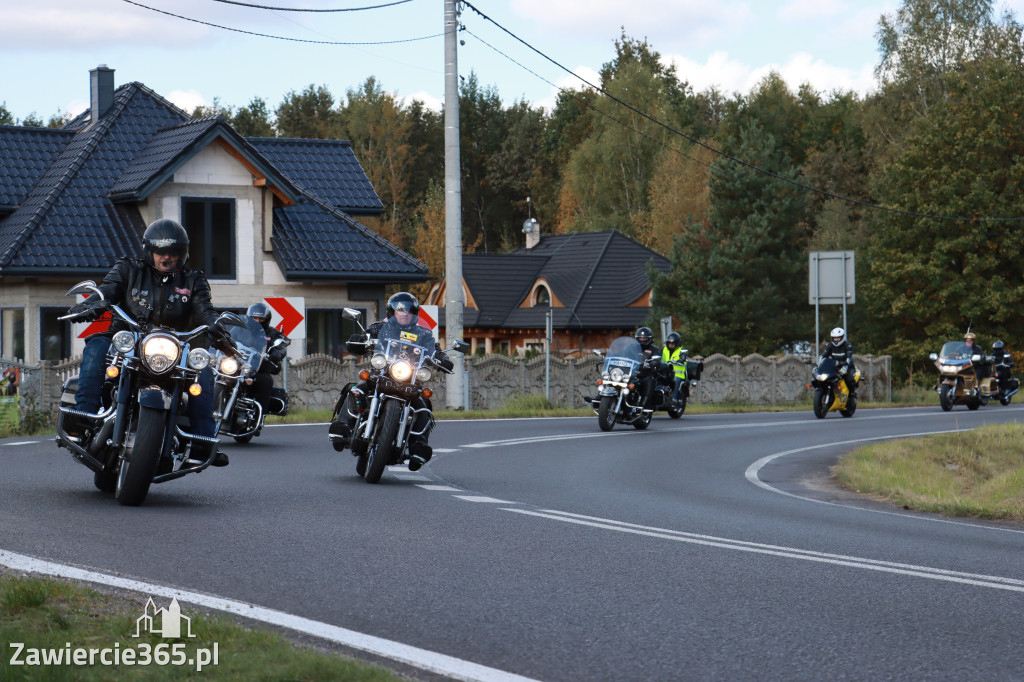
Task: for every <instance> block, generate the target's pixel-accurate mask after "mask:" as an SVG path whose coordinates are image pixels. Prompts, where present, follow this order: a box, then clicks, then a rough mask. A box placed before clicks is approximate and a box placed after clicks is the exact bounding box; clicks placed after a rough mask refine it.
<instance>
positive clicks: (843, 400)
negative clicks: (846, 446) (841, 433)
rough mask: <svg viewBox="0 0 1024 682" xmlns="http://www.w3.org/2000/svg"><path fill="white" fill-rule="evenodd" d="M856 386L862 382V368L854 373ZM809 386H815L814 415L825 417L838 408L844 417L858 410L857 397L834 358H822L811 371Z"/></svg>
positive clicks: (820, 417)
mask: <svg viewBox="0 0 1024 682" xmlns="http://www.w3.org/2000/svg"><path fill="white" fill-rule="evenodd" d="M853 383H854V386H856V385H857V384H859V383H860V370H859V369H858V370H855V372H854V375H853ZM809 387H813V388H814V416H815V417H817V418H818V419H824V418H825V415H827V414H828V413H829V412H833V411H836V410H838V411H839V414H841V415H843V416H844V417H852V416H853V413H854V412H856V411H857V398H856V396H853V395H850V389H849V388H847V386H846V379H845V374H844V372H840V370H839V368H838V366H837V365H836V361H835V360H834V359H833V358H821V360H820V361H819V362H818V366H817V367H815V368H814V370H813V372H812V373H811V383H810V385H809Z"/></svg>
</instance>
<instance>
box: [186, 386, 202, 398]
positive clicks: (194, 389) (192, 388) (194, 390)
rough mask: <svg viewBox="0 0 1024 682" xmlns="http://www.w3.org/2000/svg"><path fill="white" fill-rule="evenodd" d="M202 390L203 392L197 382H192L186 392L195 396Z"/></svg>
mask: <svg viewBox="0 0 1024 682" xmlns="http://www.w3.org/2000/svg"><path fill="white" fill-rule="evenodd" d="M202 392H203V387H202V386H200V385H199V384H192V385H191V386H189V387H188V394H189V395H190V396H193V397H195V396H197V395H199V394H200V393H202Z"/></svg>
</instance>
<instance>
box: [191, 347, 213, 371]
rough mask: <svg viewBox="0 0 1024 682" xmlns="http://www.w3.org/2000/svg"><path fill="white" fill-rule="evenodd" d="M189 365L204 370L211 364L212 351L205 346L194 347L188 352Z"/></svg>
mask: <svg viewBox="0 0 1024 682" xmlns="http://www.w3.org/2000/svg"><path fill="white" fill-rule="evenodd" d="M188 366H189V367H191V368H192V369H196V370H204V369H206V368H207V367H209V366H210V353H209V352H208V351H207V350H206V349H205V348H193V349H192V350H190V351H189V353H188Z"/></svg>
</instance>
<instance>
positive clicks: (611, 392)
mask: <svg viewBox="0 0 1024 682" xmlns="http://www.w3.org/2000/svg"><path fill="white" fill-rule="evenodd" d="M594 353H595V354H597V355H601V353H600V351H594ZM644 368H645V367H644V358H643V350H642V349H641V348H640V342H638V341H637V340H636V339H635V338H633V337H631V336H620V337H619V338H617V339H615V340H614V341H612V344H611V345H610V346H609V347H608V352H607V353H606V354H605V356H604V364H603V365H602V367H601V378H600V379H598V380H597V395H596V396H594V397H593V398H589V397H584V398H583V400H584V402H586V403H587V404H588V405H590V407H591V408H593V410H594V412H595V413H596V414H597V425H598V426H599V427H600V428H601V430H602V431H611V430H612V429H613V428H615V425H616V424H630V425H632V426H633V428H635V429H638V430H641V431H642V430H643V429H646V428H647V427H648V426H650V424H651V416H652V414H653V412H652V411H651V410H645V409H643V402H644V399H643V396H642V395H640V371H641V369H644ZM646 369H647V370H648V371H656V370H655V368H653V367H649V366H648V367H647V368H646ZM655 393H658V391H657V389H655ZM662 395H663V397H664V394H662ZM679 414H680V415H682V412H679Z"/></svg>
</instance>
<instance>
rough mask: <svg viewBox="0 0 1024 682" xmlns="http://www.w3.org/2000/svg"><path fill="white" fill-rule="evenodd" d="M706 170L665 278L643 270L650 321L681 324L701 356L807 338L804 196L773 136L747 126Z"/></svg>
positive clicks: (774, 347) (775, 347) (765, 349)
mask: <svg viewBox="0 0 1024 682" xmlns="http://www.w3.org/2000/svg"><path fill="white" fill-rule="evenodd" d="M737 133H738V138H737V139H735V140H726V145H725V151H727V152H729V153H730V154H732V155H733V156H736V157H738V158H742V159H745V160H746V161H747V162H748V163H750V164H753V165H756V166H757V167H758V168H761V169H764V170H766V171H769V172H770V173H773V174H774V175H768V174H766V173H764V172H760V171H757V170H754V169H753V168H751V167H749V166H744V165H741V164H737V163H736V162H734V161H731V160H729V159H726V158H719V159H718V160H716V161H715V162H714V163H713V164H712V167H711V181H710V189H711V208H710V211H709V215H708V218H707V220H706V221H703V222H698V223H694V224H692V225H690V226H689V227H688V228H687V230H686V232H685V233H684V234H683V235H682V236H681V237H679V238H677V239H676V240H675V243H674V245H673V248H672V252H671V254H670V260H671V261H672V271H671V273H670V274H667V275H659V274H656V273H650V274H651V275H652V280H653V281H654V303H653V305H652V319H653V320H656V319H658V318H659V317H662V316H665V315H672V316H673V317H675V318H676V319H678V320H680V322H681V325H682V327H683V329H684V330H685V334H686V338H687V339H688V341H687V343H688V345H690V348H691V349H692V350H695V351H696V352H699V353H702V354H709V353H726V354H740V355H746V354H748V353H753V352H759V353H773V352H778V351H779V350H780V349H786V348H788V347H790V345H791V344H792V343H793V342H795V341H799V340H801V339H806V338H808V336H809V333H810V330H811V329H813V328H814V325H813V315H812V313H811V309H810V308H809V307H808V305H807V294H806V292H807V288H806V282H807V256H806V244H807V231H806V227H805V223H804V218H805V212H806V203H807V201H806V196H805V193H804V191H803V190H801V189H800V188H799V187H797V186H795V185H793V184H792V183H791V182H787V181H786V180H784V179H782V178H789V179H795V178H796V175H797V172H796V169H795V168H794V167H793V165H792V163H791V162H790V160H789V159H788V158H787V155H786V154H785V153H784V152H783V151H782V150H781V149H780V146H779V145H778V143H777V142H776V141H775V138H774V136H772V135H769V134H766V133H764V132H763V130H762V129H761V128H760V126H759V124H758V122H757V121H753V120H751V121H748V122H747V124H746V125H745V126H744V127H742V128H740V129H739V130H738V131H737Z"/></svg>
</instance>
